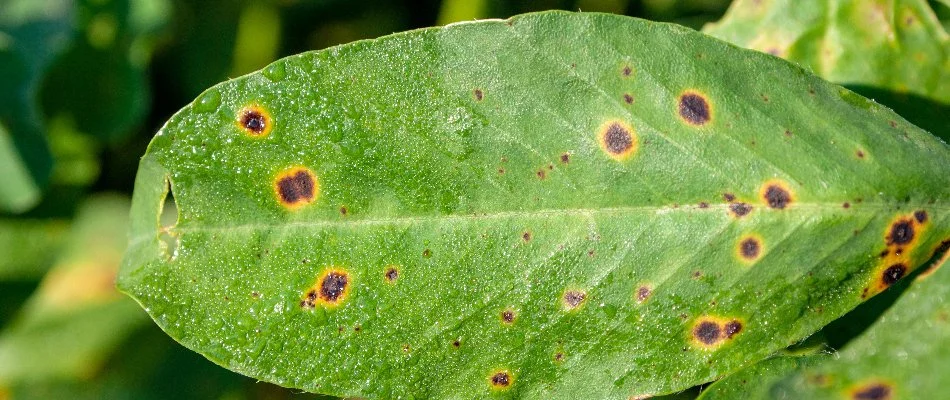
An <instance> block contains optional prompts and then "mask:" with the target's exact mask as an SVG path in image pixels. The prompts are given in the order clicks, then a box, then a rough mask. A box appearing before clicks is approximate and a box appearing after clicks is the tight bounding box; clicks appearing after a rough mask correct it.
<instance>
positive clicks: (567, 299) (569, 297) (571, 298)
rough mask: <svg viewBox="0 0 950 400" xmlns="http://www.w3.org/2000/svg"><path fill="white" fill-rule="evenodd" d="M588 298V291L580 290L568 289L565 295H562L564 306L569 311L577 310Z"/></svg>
mask: <svg viewBox="0 0 950 400" xmlns="http://www.w3.org/2000/svg"><path fill="white" fill-rule="evenodd" d="M586 299H587V293H584V292H583V291H580V290H567V291H565V292H564V295H562V296H561V301H562V303H564V308H566V309H567V310H568V311H570V310H575V309H577V308H579V307H580V306H581V305H583V304H584V300H586Z"/></svg>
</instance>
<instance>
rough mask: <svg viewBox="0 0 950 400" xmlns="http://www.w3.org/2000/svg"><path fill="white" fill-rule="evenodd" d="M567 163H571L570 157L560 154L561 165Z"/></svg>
mask: <svg viewBox="0 0 950 400" xmlns="http://www.w3.org/2000/svg"><path fill="white" fill-rule="evenodd" d="M569 162H571V155H570V153H562V154H561V164H567V163H569Z"/></svg>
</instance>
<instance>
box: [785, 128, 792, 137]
mask: <svg viewBox="0 0 950 400" xmlns="http://www.w3.org/2000/svg"><path fill="white" fill-rule="evenodd" d="M785 136H788V137H792V131H791V130H789V129H786V130H785Z"/></svg>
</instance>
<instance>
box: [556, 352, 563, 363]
mask: <svg viewBox="0 0 950 400" xmlns="http://www.w3.org/2000/svg"><path fill="white" fill-rule="evenodd" d="M554 361H556V362H561V361H564V353H561V352H560V351H559V352H557V353H554Z"/></svg>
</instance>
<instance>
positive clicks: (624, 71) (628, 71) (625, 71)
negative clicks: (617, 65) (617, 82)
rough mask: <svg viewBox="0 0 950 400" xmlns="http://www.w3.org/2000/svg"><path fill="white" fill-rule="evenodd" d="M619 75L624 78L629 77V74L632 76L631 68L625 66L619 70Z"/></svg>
mask: <svg viewBox="0 0 950 400" xmlns="http://www.w3.org/2000/svg"><path fill="white" fill-rule="evenodd" d="M620 74H621V75H623V77H624V78H626V77H629V76H630V75H631V74H633V68H631V67H630V66H629V65H625V66H624V67H623V69H622V70H620Z"/></svg>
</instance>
